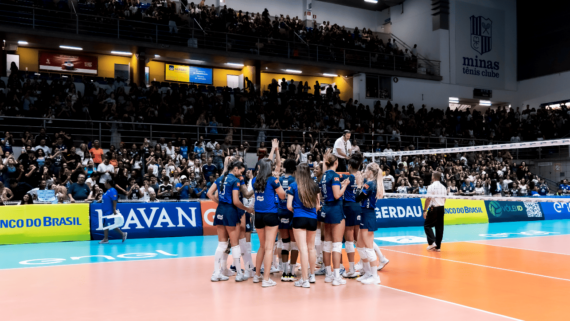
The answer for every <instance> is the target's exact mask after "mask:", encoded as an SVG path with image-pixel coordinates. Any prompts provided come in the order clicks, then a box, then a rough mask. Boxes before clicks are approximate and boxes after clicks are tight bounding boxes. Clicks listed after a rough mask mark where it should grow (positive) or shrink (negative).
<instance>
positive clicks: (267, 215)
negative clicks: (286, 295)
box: [253, 139, 285, 287]
mask: <svg viewBox="0 0 570 321" xmlns="http://www.w3.org/2000/svg"><path fill="white" fill-rule="evenodd" d="M272 145H273V148H272V151H273V150H275V152H276V154H277V159H279V142H278V141H277V140H276V139H274V140H273V144H272ZM279 162H280V161H279V160H277V161H276V163H277V164H276V168H279V167H280V164H279ZM272 165H273V162H272V161H271V160H270V159H268V158H266V159H262V160H261V161H260V162H259V170H258V172H257V176H256V177H255V178H254V182H253V189H254V192H255V219H254V224H255V229H256V230H257V235H258V237H259V244H260V245H259V250H258V251H257V258H256V264H255V266H256V274H255V276H254V277H253V282H254V283H258V282H259V281H261V275H260V273H261V263H263V265H264V266H265V267H266V268H268V267H270V266H271V261H272V259H273V246H274V245H275V237H276V236H277V230H278V228H279V216H278V214H277V204H276V203H275V194H277V196H278V197H279V199H285V191H284V190H283V187H281V184H280V183H279V179H278V178H276V177H274V176H273V173H272V172H273V169H272ZM270 274H271V273H268V272H267V271H266V272H265V273H264V274H263V282H262V283H261V286H262V287H271V286H275V285H276V284H277V283H275V281H273V280H271V279H270V278H269V276H270Z"/></svg>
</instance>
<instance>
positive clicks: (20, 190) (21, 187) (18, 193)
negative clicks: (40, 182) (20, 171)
mask: <svg viewBox="0 0 570 321" xmlns="http://www.w3.org/2000/svg"><path fill="white" fill-rule="evenodd" d="M31 189H32V186H31V185H30V184H28V183H25V182H20V183H18V181H17V180H15V179H13V180H10V190H11V191H12V194H14V197H13V198H12V201H21V200H22V198H23V197H24V195H26V193H28V192H29V191H30V190H31Z"/></svg>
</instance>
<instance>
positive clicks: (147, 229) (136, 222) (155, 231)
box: [90, 202, 202, 240]
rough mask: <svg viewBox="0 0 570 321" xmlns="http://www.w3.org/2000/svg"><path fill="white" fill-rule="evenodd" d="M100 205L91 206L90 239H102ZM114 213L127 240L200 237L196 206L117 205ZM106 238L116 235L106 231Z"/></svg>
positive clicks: (183, 204)
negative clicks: (119, 215)
mask: <svg viewBox="0 0 570 321" xmlns="http://www.w3.org/2000/svg"><path fill="white" fill-rule="evenodd" d="M102 205H103V204H101V203H94V204H91V209H90V213H91V238H92V239H93V240H100V239H102V238H103V227H104V225H103V210H102V208H103V207H102ZM117 212H119V213H120V214H121V215H123V217H124V218H125V224H124V225H123V227H122V228H121V230H123V231H124V232H127V233H129V236H128V237H129V238H150V237H170V236H196V235H202V219H201V215H200V214H201V209H200V203H198V202H180V203H118V204H117ZM109 238H110V239H113V238H114V239H118V238H119V234H118V233H116V232H109Z"/></svg>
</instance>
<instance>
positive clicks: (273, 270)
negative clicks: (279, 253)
mask: <svg viewBox="0 0 570 321" xmlns="http://www.w3.org/2000/svg"><path fill="white" fill-rule="evenodd" d="M280 272H281V270H279V268H277V267H275V266H273V265H272V266H271V271H269V273H280Z"/></svg>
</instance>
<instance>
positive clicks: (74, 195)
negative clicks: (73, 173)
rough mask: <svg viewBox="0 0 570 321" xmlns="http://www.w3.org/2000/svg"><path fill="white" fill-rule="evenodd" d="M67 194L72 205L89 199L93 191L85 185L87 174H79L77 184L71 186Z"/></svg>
mask: <svg viewBox="0 0 570 321" xmlns="http://www.w3.org/2000/svg"><path fill="white" fill-rule="evenodd" d="M67 193H68V196H69V201H70V202H71V203H75V201H84V200H86V199H87V198H88V197H89V193H91V189H90V188H89V186H88V185H87V184H86V183H85V174H79V175H78V176H77V183H73V184H71V186H70V187H69V190H68V191H67Z"/></svg>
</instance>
